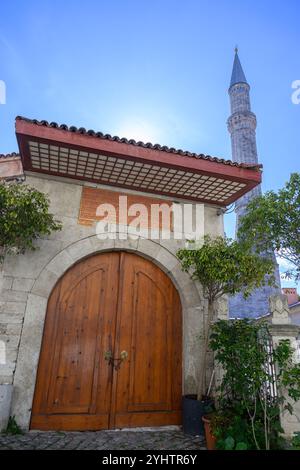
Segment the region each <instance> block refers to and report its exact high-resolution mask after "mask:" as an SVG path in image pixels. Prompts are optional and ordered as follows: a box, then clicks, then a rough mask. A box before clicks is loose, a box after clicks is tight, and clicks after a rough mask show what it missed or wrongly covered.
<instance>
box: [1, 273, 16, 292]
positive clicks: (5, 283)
mask: <svg viewBox="0 0 300 470" xmlns="http://www.w3.org/2000/svg"><path fill="white" fill-rule="evenodd" d="M13 280H14V278H13V277H10V276H3V280H2V288H3V289H12V286H13ZM17 290H18V289H17Z"/></svg>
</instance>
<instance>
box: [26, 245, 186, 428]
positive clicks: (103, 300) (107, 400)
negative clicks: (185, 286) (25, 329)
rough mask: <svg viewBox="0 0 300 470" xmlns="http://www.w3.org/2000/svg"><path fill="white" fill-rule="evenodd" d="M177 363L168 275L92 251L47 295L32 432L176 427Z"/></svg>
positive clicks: (174, 305) (130, 257) (136, 260)
mask: <svg viewBox="0 0 300 470" xmlns="http://www.w3.org/2000/svg"><path fill="white" fill-rule="evenodd" d="M122 357H123V361H121V360H120V358H122ZM181 368H182V319H181V304H180V299H179V295H178V292H177V291H176V289H175V287H174V285H173V284H172V282H171V280H170V279H169V277H168V276H167V275H166V274H165V273H164V272H162V271H161V270H160V269H159V268H158V267H157V266H156V265H154V264H153V263H152V262H150V261H148V260H146V259H144V258H142V257H140V256H138V255H136V254H133V253H127V252H109V253H102V254H97V255H94V256H91V257H89V258H87V259H85V260H83V261H81V262H79V263H77V264H75V265H74V266H73V267H72V268H71V269H69V271H67V273H66V274H65V275H64V276H63V277H62V278H61V279H60V280H59V282H58V283H57V285H56V286H55V288H54V289H53V291H52V294H51V296H50V298H49V302H48V308H47V315H46V322H45V328H44V334H43V341H42V349H41V354H40V361H39V367H38V375H37V381H36V387H35V395H34V402H33V408H32V417H31V429H44V430H46V429H57V430H59V429H61V430H88V429H90V430H92V429H94V430H95V429H109V428H119V427H120V428H122V427H130V426H132V427H134V426H159V425H169V424H179V423H180V422H181V412H180V407H181V406H180V404H181V394H182V385H181V381H182V377H181Z"/></svg>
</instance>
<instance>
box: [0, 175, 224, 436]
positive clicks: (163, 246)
mask: <svg viewBox="0 0 300 470" xmlns="http://www.w3.org/2000/svg"><path fill="white" fill-rule="evenodd" d="M26 183H27V184H30V185H32V186H34V187H35V188H36V189H38V190H40V191H42V192H44V193H46V194H48V195H49V198H50V201H51V205H50V210H51V212H52V213H53V214H54V215H55V216H56V218H57V219H59V220H60V221H61V222H62V223H63V229H62V230H61V231H60V232H56V233H53V234H51V236H49V237H46V238H43V239H41V240H39V241H38V243H37V244H36V245H37V250H36V251H33V252H26V253H25V254H24V255H18V256H7V257H6V259H5V261H4V265H3V271H2V281H1V284H2V291H1V300H0V340H1V341H3V342H4V343H5V349H6V354H7V358H6V359H7V360H6V363H5V364H0V384H8V385H10V384H13V403H12V411H11V413H12V414H15V415H16V418H17V421H18V422H19V424H20V425H21V426H22V427H23V428H28V426H29V419H30V412H31V404H32V399H33V392H34V386H35V377H36V370H37V365H38V359H39V352H40V346H41V340H42V332H43V325H44V318H45V314H46V308H47V300H48V297H49V295H50V292H51V290H52V288H53V287H54V285H55V283H56V282H57V281H58V279H59V278H60V277H61V276H62V275H63V274H64V272H65V271H66V270H67V269H68V268H69V267H71V266H72V265H73V264H74V263H76V262H77V261H79V260H80V259H82V258H84V257H85V256H88V255H92V254H93V253H96V252H100V251H104V250H116V249H119V250H129V251H134V252H136V253H137V254H140V255H141V256H144V257H147V258H149V259H151V260H152V261H153V262H154V263H155V264H157V265H158V266H160V267H161V269H162V270H164V271H165V272H167V273H168V275H169V277H170V278H171V279H172V281H173V282H174V284H175V286H176V287H177V289H178V292H179V294H180V298H181V302H182V310H183V336H184V338H183V374H184V380H183V382H184V392H185V393H194V392H195V390H196V382H197V376H198V373H199V370H198V365H199V354H200V346H201V345H200V343H199V339H198V336H199V334H200V333H201V329H202V321H203V317H204V315H205V313H206V308H207V306H206V302H205V301H204V300H203V298H202V293H201V286H199V285H197V284H196V283H194V282H193V281H192V280H191V279H190V277H189V275H188V274H186V273H183V272H182V270H181V268H180V264H179V262H178V260H177V258H176V251H177V250H178V249H179V248H180V247H183V246H184V244H185V241H184V240H162V239H160V240H155V241H151V240H148V239H145V238H142V237H140V238H138V239H137V240H131V239H129V240H118V239H117V240H99V238H97V237H96V235H95V224H93V225H91V226H87V225H80V224H79V223H78V215H79V209H80V201H81V192H82V187H83V184H82V183H79V182H77V181H74V180H73V181H72V180H66V179H65V180H64V179H62V178H59V179H58V178H51V177H48V176H47V177H42V176H40V175H39V176H37V175H34V174H28V175H27V178H26ZM84 185H89V184H86V183H85V184H84ZM90 186H93V187H95V186H96V185H90ZM145 196H146V195H145ZM203 219H204V220H203V225H204V226H203V229H204V232H205V233H209V234H211V235H218V234H220V235H222V234H223V218H222V216H220V215H218V207H214V206H203ZM121 229H122V228H121V227H117V228H116V230H121ZM1 284H0V287H1Z"/></svg>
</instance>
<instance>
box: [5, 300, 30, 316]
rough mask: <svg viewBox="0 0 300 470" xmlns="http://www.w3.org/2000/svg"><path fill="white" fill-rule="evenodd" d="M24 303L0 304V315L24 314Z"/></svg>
mask: <svg viewBox="0 0 300 470" xmlns="http://www.w3.org/2000/svg"><path fill="white" fill-rule="evenodd" d="M25 307H26V302H0V313H1V314H2V313H6V314H24V312H25Z"/></svg>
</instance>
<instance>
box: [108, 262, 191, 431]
mask: <svg viewBox="0 0 300 470" xmlns="http://www.w3.org/2000/svg"><path fill="white" fill-rule="evenodd" d="M121 266H122V268H121V269H122V272H123V273H124V279H123V281H122V285H123V289H122V292H121V302H120V303H121V314H120V315H119V325H118V335H119V336H118V339H117V345H118V351H117V354H119V355H120V354H121V351H122V350H126V351H127V352H128V354H129V356H128V360H127V361H125V362H124V364H122V366H121V368H120V370H119V372H118V374H117V375H116V376H115V381H116V382H117V383H116V385H115V387H116V393H115V410H114V418H115V421H114V426H116V427H119V426H123V425H124V423H125V422H127V425H128V426H134V425H136V426H141V425H143V424H142V423H143V422H144V423H147V424H144V425H149V426H151V425H157V422H159V423H160V424H161V425H163V424H176V423H177V424H179V423H180V420H181V413H180V400H181V360H180V361H179V360H177V357H178V353H175V349H176V348H178V350H179V351H180V353H179V355H180V359H181V341H182V340H181V335H182V330H181V325H180V328H177V327H178V325H179V324H180V321H181V318H180V317H181V311H180V304H179V296H178V293H177V291H176V290H175V288H174V286H173V284H172V283H171V281H170V279H169V278H168V277H167V276H166V274H165V273H163V272H162V271H161V270H160V269H159V268H158V267H157V266H155V265H154V264H153V263H150V262H149V261H146V260H145V259H143V258H141V257H139V256H136V255H134V254H125V255H122V259H121ZM174 356H175V360H174ZM141 413H143V414H142V415H141Z"/></svg>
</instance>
